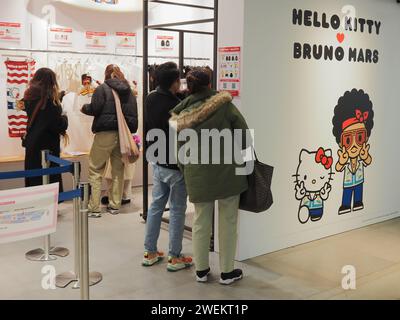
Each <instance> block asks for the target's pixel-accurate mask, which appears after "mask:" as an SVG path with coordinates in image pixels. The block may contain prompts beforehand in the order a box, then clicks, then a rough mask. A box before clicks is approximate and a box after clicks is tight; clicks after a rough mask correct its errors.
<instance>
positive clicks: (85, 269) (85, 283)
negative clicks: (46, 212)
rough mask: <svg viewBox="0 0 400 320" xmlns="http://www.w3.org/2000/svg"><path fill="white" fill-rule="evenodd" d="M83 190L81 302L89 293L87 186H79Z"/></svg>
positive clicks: (86, 184)
mask: <svg viewBox="0 0 400 320" xmlns="http://www.w3.org/2000/svg"><path fill="white" fill-rule="evenodd" d="M81 188H82V190H83V197H82V202H81V210H80V215H79V216H80V227H81V236H80V238H79V239H80V259H79V261H80V272H79V274H80V287H81V300H89V299H90V292H89V285H90V279H89V277H90V275H89V216H88V211H89V210H88V205H89V184H88V183H83V184H81Z"/></svg>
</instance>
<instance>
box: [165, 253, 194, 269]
mask: <svg viewBox="0 0 400 320" xmlns="http://www.w3.org/2000/svg"><path fill="white" fill-rule="evenodd" d="M192 266H193V258H192V257H185V256H180V257H179V258H175V257H169V258H168V267H167V270H168V271H169V272H177V271H180V270H184V269H187V268H190V267H192Z"/></svg>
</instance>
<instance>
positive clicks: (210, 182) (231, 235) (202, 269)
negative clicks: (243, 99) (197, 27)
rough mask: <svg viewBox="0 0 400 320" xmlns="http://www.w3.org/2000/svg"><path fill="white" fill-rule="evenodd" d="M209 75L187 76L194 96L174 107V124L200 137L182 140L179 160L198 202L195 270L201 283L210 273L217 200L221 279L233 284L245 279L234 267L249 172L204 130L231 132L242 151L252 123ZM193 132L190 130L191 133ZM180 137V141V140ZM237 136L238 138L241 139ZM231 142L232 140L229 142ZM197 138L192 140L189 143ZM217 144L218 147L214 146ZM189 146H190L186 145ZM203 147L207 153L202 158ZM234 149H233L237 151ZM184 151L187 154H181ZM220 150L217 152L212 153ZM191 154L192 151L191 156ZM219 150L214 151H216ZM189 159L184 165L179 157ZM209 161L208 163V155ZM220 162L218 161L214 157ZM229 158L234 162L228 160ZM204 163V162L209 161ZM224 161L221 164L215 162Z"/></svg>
mask: <svg viewBox="0 0 400 320" xmlns="http://www.w3.org/2000/svg"><path fill="white" fill-rule="evenodd" d="M210 83H211V77H210V73H209V71H208V70H207V69H203V68H199V69H195V70H193V71H192V72H190V73H189V74H188V76H187V84H188V89H189V92H190V94H191V95H190V96H189V97H188V98H186V99H185V100H184V101H182V102H181V103H180V104H179V105H178V106H177V107H176V108H175V109H174V110H173V111H172V118H171V120H170V124H171V127H173V128H175V129H176V130H177V132H178V134H179V136H181V134H182V133H185V135H186V132H188V133H189V134H188V136H191V135H193V133H194V135H195V136H196V137H197V139H195V140H197V143H196V144H193V143H190V144H188V140H189V139H188V140H186V142H185V144H183V143H182V142H178V158H179V159H178V162H179V166H180V168H181V170H182V172H183V174H184V178H185V182H186V186H187V191H188V194H189V198H190V201H191V202H192V203H194V205H195V216H194V222H193V251H194V260H195V264H196V270H197V272H196V273H197V281H198V282H207V281H208V275H209V273H210V271H211V270H210V265H209V245H210V238H211V233H212V222H213V213H214V208H215V202H216V201H218V206H219V233H218V234H219V247H220V268H221V279H220V283H221V284H225V285H229V284H232V283H233V282H235V281H237V280H240V279H242V278H243V272H242V270H239V269H234V259H235V255H236V243H237V222H238V212H239V201H240V195H241V194H242V193H243V192H245V191H246V190H247V189H248V182H247V176H246V175H239V174H238V172H237V169H238V168H240V167H242V166H243V164H240V163H238V162H236V161H235V157H234V153H233V152H231V150H228V149H231V148H227V147H226V141H225V139H224V138H223V139H220V141H216V140H215V139H214V140H211V139H210V138H209V137H208V139H205V136H207V135H205V136H204V132H210V130H213V132H214V134H215V133H220V134H221V136H223V135H222V133H224V135H225V134H226V133H230V134H231V137H232V147H233V148H234V146H233V145H235V144H236V145H238V144H239V145H240V146H239V148H240V151H242V150H243V149H246V145H243V144H244V143H245V141H246V138H245V137H246V134H247V131H248V126H247V124H246V121H245V120H244V118H243V116H242V115H241V113H240V112H239V110H238V109H237V108H236V107H235V105H234V104H233V103H232V100H233V98H232V96H231V95H230V93H228V92H216V91H214V90H212V89H211V88H210V87H211V86H210ZM235 130H236V132H237V130H240V131H239V132H240V133H241V136H240V139H235V137H234V131H235ZM189 131H191V132H189ZM179 140H180V139H179ZM237 140H240V141H239V142H238V141H237ZM228 141H229V143H230V142H231V140H230V139H229V140H228ZM191 142H193V141H191ZM215 143H218V145H215ZM188 145H190V147H189V149H190V151H189V150H188V149H182V148H185V147H186V148H187V147H188ZM205 148H207V150H209V155H207V154H206V156H204V152H205V150H204V149H205ZM233 148H232V149H233ZM182 150H183V152H182ZM213 150H218V152H217V153H218V154H213ZM190 153H193V154H194V158H195V159H194V160H195V161H193V154H192V155H189V154H190ZM214 153H215V152H214ZM182 154H185V155H186V156H188V157H189V158H190V159H191V160H190V161H184V163H182V161H180V160H181V155H182ZM207 158H208V160H209V161H204V159H207ZM218 158H219V160H220V162H218V161H217V162H216V161H215V159H218ZM229 160H230V161H229ZM205 162H206V163H205ZM216 163H220V164H216Z"/></svg>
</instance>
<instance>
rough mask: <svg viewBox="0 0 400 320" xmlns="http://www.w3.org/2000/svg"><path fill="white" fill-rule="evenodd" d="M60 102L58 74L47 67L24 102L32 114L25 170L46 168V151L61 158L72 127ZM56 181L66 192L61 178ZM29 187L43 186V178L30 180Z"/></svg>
mask: <svg viewBox="0 0 400 320" xmlns="http://www.w3.org/2000/svg"><path fill="white" fill-rule="evenodd" d="M60 99H61V96H60V93H59V87H58V84H57V78H56V74H55V73H54V72H53V71H52V70H50V69H47V68H42V69H39V70H37V72H36V73H35V76H34V78H33V79H32V81H31V82H30V84H29V87H28V89H27V91H26V92H25V95H24V100H23V101H24V105H25V110H26V112H27V114H28V129H27V134H26V136H25V139H24V140H25V142H24V146H25V148H26V151H25V170H31V169H40V168H42V161H41V151H42V150H49V151H50V153H51V154H52V155H54V156H56V157H59V156H60V137H61V136H62V135H64V136H66V130H67V128H68V118H67V116H65V115H63V114H62V107H61V101H60ZM52 166H55V165H52ZM56 182H59V183H60V191H62V179H61V175H55V176H51V177H50V183H56ZM25 185H26V186H27V187H32V186H38V185H42V177H35V178H27V179H25Z"/></svg>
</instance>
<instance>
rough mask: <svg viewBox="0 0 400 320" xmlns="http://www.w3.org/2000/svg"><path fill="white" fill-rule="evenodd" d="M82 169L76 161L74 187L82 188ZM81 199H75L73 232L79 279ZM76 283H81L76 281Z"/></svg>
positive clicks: (76, 273) (75, 268)
mask: <svg viewBox="0 0 400 320" xmlns="http://www.w3.org/2000/svg"><path fill="white" fill-rule="evenodd" d="M80 171H81V165H80V163H79V162H74V174H73V177H72V184H73V189H74V190H77V189H79V188H80ZM79 211H80V199H79V198H74V200H73V229H74V230H73V233H74V257H75V259H74V272H75V276H76V278H77V279H79V259H80V217H79V216H80V214H79ZM75 285H79V284H78V283H76V284H75Z"/></svg>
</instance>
